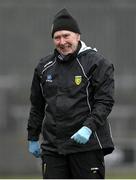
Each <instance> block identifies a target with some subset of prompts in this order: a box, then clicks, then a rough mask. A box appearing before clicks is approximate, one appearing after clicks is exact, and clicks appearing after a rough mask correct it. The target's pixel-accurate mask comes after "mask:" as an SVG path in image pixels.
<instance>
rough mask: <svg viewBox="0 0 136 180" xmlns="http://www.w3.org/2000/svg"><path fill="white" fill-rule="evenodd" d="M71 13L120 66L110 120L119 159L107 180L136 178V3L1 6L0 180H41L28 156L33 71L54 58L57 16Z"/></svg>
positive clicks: (83, 0)
mask: <svg viewBox="0 0 136 180" xmlns="http://www.w3.org/2000/svg"><path fill="white" fill-rule="evenodd" d="M64 7H65V8H67V9H68V10H69V11H70V13H72V15H73V16H74V17H75V18H76V20H77V21H78V23H79V25H80V29H81V32H82V36H81V39H82V40H83V41H85V42H86V44H87V45H88V46H91V47H96V48H97V49H98V51H99V52H100V53H101V54H103V55H104V56H105V57H106V58H107V59H108V60H110V61H111V62H113V64H114V66H115V83H116V91H115V99H116V103H115V106H114V108H113V111H112V113H111V114H110V116H109V119H110V121H111V127H112V133H113V139H114V142H115V145H116V149H115V151H114V153H112V154H111V155H108V156H106V157H105V160H106V169H107V171H106V178H129V179H130V178H136V172H135V169H136V1H135V0H38V1H37V0H0V178H41V168H40V167H41V161H40V159H35V158H34V157H33V156H32V155H31V154H29V153H28V147H27V145H28V144H27V131H26V127H27V119H28V114H29V108H30V101H29V95H30V86H31V81H32V76H33V70H34V68H35V66H36V65H37V63H38V62H39V60H40V58H41V57H43V56H46V55H48V54H49V53H51V52H52V49H53V48H54V47H53V44H52V39H51V35H50V31H51V25H52V20H53V17H54V15H55V14H56V13H57V12H58V11H59V10H60V9H61V8H64Z"/></svg>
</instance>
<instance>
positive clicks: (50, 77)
mask: <svg viewBox="0 0 136 180" xmlns="http://www.w3.org/2000/svg"><path fill="white" fill-rule="evenodd" d="M113 71H114V68H113V65H112V64H111V63H110V62H109V61H107V60H106V59H105V58H104V57H103V56H101V55H99V54H98V53H97V52H96V51H95V50H93V49H91V48H89V47H86V45H85V44H84V43H83V42H82V47H81V48H80V50H79V52H78V54H74V55H73V56H71V57H69V58H68V60H65V59H64V60H63V59H61V56H60V55H58V54H57V55H56V53H54V54H53V55H50V56H48V57H45V58H43V59H41V61H40V63H39V64H38V66H37V67H36V69H35V72H34V77H33V81H32V87H31V104H32V105H31V110H30V116H29V121H28V140H38V139H39V135H40V133H42V135H43V143H42V146H41V147H42V149H43V151H47V152H58V153H60V154H68V153H75V152H81V151H90V150H95V149H102V150H103V152H104V155H106V154H109V153H111V152H112V151H113V149H114V145H113V142H112V137H111V130H110V124H109V121H108V119H107V117H108V115H109V113H110V112H111V110H112V106H113V104H114V99H113V92H114V77H113ZM82 126H87V127H89V128H90V129H91V130H92V131H93V133H92V135H91V137H90V139H89V141H88V142H87V143H86V144H78V143H76V142H75V141H74V140H72V139H71V138H70V137H71V136H72V135H73V134H74V133H75V132H76V131H78V130H79V129H80V128H81V127H82Z"/></svg>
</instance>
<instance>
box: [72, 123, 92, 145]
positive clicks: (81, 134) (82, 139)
mask: <svg viewBox="0 0 136 180" xmlns="http://www.w3.org/2000/svg"><path fill="white" fill-rule="evenodd" d="M91 134H92V130H91V129H89V128H88V127H86V126H83V127H82V128H81V129H79V130H78V131H77V132H76V133H75V134H74V135H73V136H71V139H74V140H75V141H76V142H77V143H79V144H86V143H87V141H88V140H89V138H90V136H91Z"/></svg>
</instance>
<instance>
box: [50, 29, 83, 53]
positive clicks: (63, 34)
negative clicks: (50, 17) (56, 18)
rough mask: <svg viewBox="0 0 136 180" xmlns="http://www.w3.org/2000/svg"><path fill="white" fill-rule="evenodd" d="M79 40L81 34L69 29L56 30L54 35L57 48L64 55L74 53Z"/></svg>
mask: <svg viewBox="0 0 136 180" xmlns="http://www.w3.org/2000/svg"><path fill="white" fill-rule="evenodd" d="M79 41H80V34H78V33H74V32H72V31H67V30H61V31H56V32H55V33H54V36H53V42H54V44H55V47H56V49H57V50H58V52H59V53H60V54H62V55H64V56H65V55H68V54H72V53H74V52H75V51H76V49H77V46H78V42H79Z"/></svg>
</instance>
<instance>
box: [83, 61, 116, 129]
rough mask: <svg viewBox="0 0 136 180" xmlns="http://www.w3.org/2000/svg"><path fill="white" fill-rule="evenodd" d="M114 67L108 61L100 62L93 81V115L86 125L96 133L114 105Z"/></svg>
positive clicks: (90, 115) (89, 116)
mask: <svg viewBox="0 0 136 180" xmlns="http://www.w3.org/2000/svg"><path fill="white" fill-rule="evenodd" d="M113 74H114V67H113V65H112V64H110V63H109V62H108V61H107V60H102V61H100V63H99V65H98V66H97V68H96V70H95V71H94V73H93V75H92V79H91V88H93V97H92V99H91V102H90V104H91V113H90V114H89V115H88V117H87V119H86V121H85V122H84V125H85V126H87V127H89V128H90V129H91V130H93V131H95V130H97V128H99V127H100V126H103V125H104V123H105V121H106V120H107V117H108V115H109V113H110V112H111V110H112V106H113V104H114V75H113Z"/></svg>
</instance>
